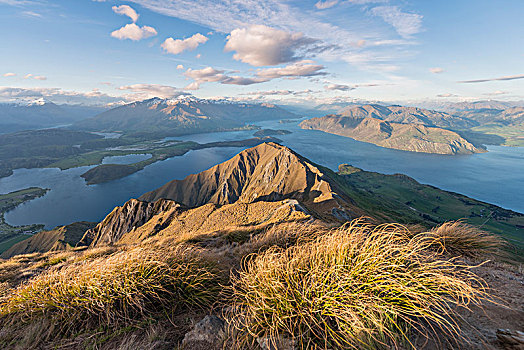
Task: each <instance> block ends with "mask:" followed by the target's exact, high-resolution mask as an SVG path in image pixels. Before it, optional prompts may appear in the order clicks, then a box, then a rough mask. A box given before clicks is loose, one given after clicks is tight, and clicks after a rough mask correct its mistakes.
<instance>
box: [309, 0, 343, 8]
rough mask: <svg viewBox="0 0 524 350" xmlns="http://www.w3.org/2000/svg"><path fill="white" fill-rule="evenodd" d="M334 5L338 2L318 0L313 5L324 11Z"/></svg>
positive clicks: (336, 0) (335, 0) (334, 0)
mask: <svg viewBox="0 0 524 350" xmlns="http://www.w3.org/2000/svg"><path fill="white" fill-rule="evenodd" d="M336 4H338V0H325V1H322V0H320V1H319V2H317V3H316V4H315V7H316V8H317V9H319V10H325V9H328V8H331V7H333V6H335V5H336Z"/></svg>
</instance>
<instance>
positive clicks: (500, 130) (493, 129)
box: [471, 124, 524, 147]
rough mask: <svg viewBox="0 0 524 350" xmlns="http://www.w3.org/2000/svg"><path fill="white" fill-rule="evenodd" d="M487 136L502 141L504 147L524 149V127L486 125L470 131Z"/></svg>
mask: <svg viewBox="0 0 524 350" xmlns="http://www.w3.org/2000/svg"><path fill="white" fill-rule="evenodd" d="M471 130H473V131H475V132H480V133H484V134H487V135H496V136H500V137H502V138H503V139H504V141H503V142H502V143H501V144H502V145H504V146H514V147H524V125H519V126H506V125H502V124H488V125H483V126H477V127H474V128H473V129H471Z"/></svg>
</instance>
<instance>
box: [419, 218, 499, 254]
mask: <svg viewBox="0 0 524 350" xmlns="http://www.w3.org/2000/svg"><path fill="white" fill-rule="evenodd" d="M419 238H420V239H426V240H428V244H430V246H431V247H432V248H433V249H436V250H438V251H439V252H440V253H449V254H453V255H461V256H465V257H487V256H491V257H496V256H501V255H504V253H503V250H502V248H503V247H504V246H505V245H506V242H505V241H504V240H503V239H502V238H501V237H499V236H497V235H495V234H492V233H489V232H485V231H483V230H481V229H479V228H477V227H475V226H472V225H469V224H467V223H465V222H463V221H452V222H447V223H444V224H442V225H440V226H438V227H435V228H434V229H432V230H431V231H428V232H423V233H421V234H420V237H419Z"/></svg>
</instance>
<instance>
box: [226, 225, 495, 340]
mask: <svg viewBox="0 0 524 350" xmlns="http://www.w3.org/2000/svg"><path fill="white" fill-rule="evenodd" d="M428 248H429V245H428V241H427V240H425V239H420V236H415V237H410V233H409V231H408V230H407V229H406V228H404V227H403V226H400V225H396V224H388V225H381V226H373V225H371V224H367V223H365V222H364V221H362V220H355V221H353V222H351V223H350V224H349V225H346V226H344V227H342V228H339V229H336V230H333V231H331V232H329V233H328V234H326V235H323V236H320V237H318V238H316V239H315V240H313V241H310V242H306V243H303V244H298V245H296V246H292V247H289V248H286V249H283V248H278V247H273V248H270V249H268V250H267V251H265V252H262V253H260V254H259V255H257V256H255V257H254V258H248V259H245V260H244V261H245V262H244V264H243V267H242V269H241V271H240V272H239V274H238V276H237V277H234V278H233V286H232V291H233V292H232V293H233V296H234V308H233V309H234V310H235V314H236V316H232V318H233V320H232V322H233V324H235V327H236V331H237V336H235V340H234V342H235V343H236V345H237V347H238V348H246V347H249V346H252V345H253V344H254V343H255V342H256V341H257V339H259V340H260V339H269V341H270V342H272V343H273V344H277V343H279V342H280V341H281V340H282V339H283V338H284V339H286V338H287V339H293V340H294V342H295V346H296V347H297V348H300V349H311V348H322V349H336V348H377V347H381V346H384V347H388V348H389V347H393V348H397V347H399V346H401V345H402V346H406V345H407V346H411V347H413V348H415V345H413V344H412V343H410V339H412V338H411V336H412V335H414V334H415V333H416V334H417V335H422V336H426V337H428V338H429V337H432V338H433V337H435V335H436V334H441V333H444V334H446V335H447V338H453V337H458V336H459V331H460V330H459V326H458V324H457V321H456V313H455V310H456V307H457V306H464V307H467V306H468V305H470V304H476V305H479V304H480V303H481V301H482V300H483V299H484V298H487V294H486V292H485V289H486V286H485V283H484V282H483V281H482V280H481V279H479V278H478V277H477V276H476V275H475V274H474V273H473V272H472V271H471V269H470V268H469V267H467V266H464V265H461V264H460V263H458V261H457V260H455V259H452V258H445V257H444V256H442V255H440V254H439V253H438V252H436V251H434V250H430V249H428Z"/></svg>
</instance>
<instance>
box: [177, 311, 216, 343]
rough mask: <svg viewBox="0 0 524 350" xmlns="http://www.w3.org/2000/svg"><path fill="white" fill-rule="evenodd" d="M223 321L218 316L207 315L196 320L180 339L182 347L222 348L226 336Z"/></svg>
mask: <svg viewBox="0 0 524 350" xmlns="http://www.w3.org/2000/svg"><path fill="white" fill-rule="evenodd" d="M225 326H226V324H225V322H224V320H222V319H221V318H220V317H218V316H215V315H208V316H206V317H204V318H203V319H202V320H201V321H200V322H198V323H197V324H196V325H195V326H194V327H193V329H192V330H191V331H189V332H187V333H186V335H185V336H184V340H182V348H183V349H192V350H197V349H202V350H209V349H217V350H218V349H222V343H223V342H224V339H225V337H226V332H225Z"/></svg>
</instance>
